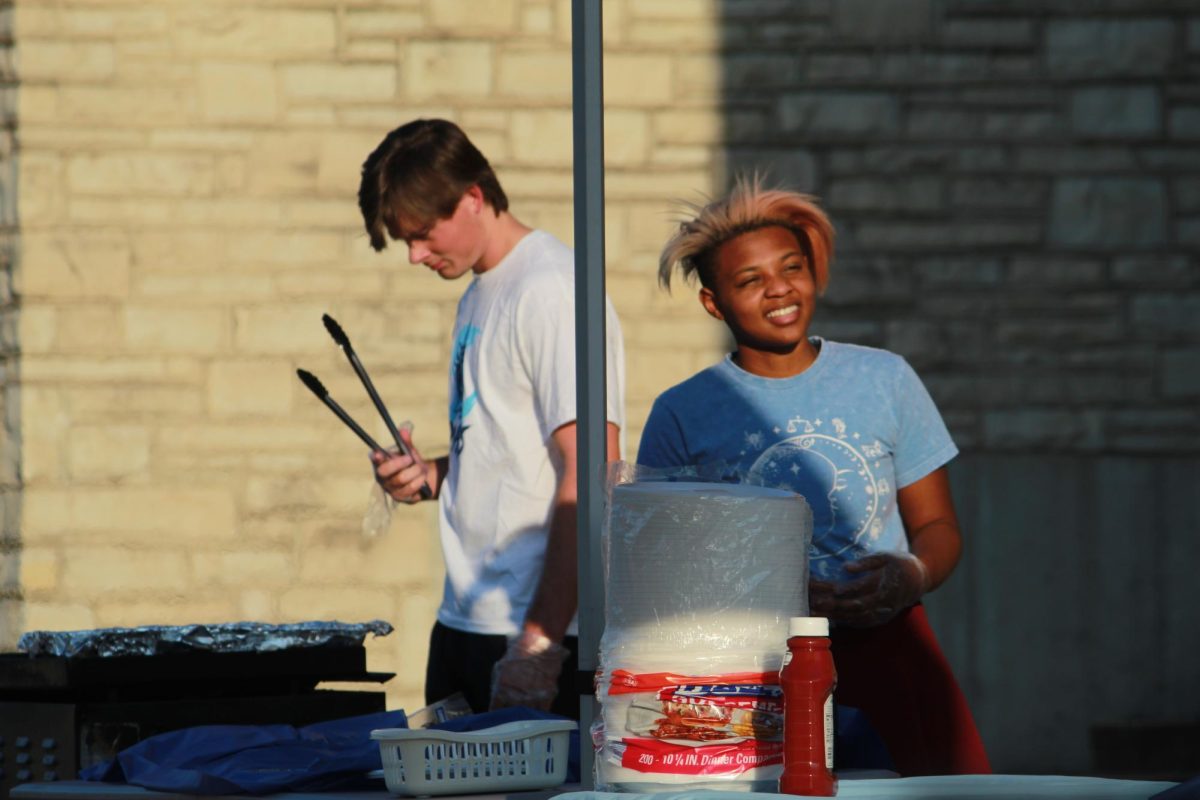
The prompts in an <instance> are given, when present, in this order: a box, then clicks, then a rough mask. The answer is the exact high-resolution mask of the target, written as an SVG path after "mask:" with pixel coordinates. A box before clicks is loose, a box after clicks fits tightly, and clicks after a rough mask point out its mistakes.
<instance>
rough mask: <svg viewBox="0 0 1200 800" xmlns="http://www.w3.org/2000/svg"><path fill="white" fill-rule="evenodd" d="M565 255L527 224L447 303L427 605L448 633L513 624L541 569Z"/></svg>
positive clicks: (567, 378)
mask: <svg viewBox="0 0 1200 800" xmlns="http://www.w3.org/2000/svg"><path fill="white" fill-rule="evenodd" d="M574 263H575V262H574V255H573V253H572V252H571V249H570V248H569V247H567V246H566V245H564V244H563V243H562V242H560V241H558V240H557V239H555V238H554V237H553V236H551V235H550V234H548V233H546V232H544V231H533V232H532V233H529V234H527V235H526V236H525V237H524V238H523V239H521V241H520V242H518V243H517V245H516V247H514V248H513V249H512V251H511V252H510V253H509V254H508V255H507V256H505V258H504V260H502V261H501V262H500V263H499V264H497V265H496V266H495V267H493V268H492V269H490V270H488V271H487V272H484V273H482V274H480V275H476V276H475V277H474V278H473V279H472V281H471V285H470V286H469V287H468V288H467V291H466V292H465V293H464V294H463V296H462V299H461V300H459V303H458V315H457V318H456V319H455V323H454V350H453V354H452V357H451V361H450V469H449V472H448V473H447V475H446V477H445V480H444V482H443V484H442V488H441V492H440V515H441V517H440V522H441V526H440V528H441V539H442V553H443V556H444V557H445V561H446V582H445V587H444V590H443V594H442V605H441V607H440V608H439V609H438V620H439V621H440V622H441V623H442V624H444V625H447V626H449V627H451V628H455V629H457V630H461V631H467V632H470V633H487V634H506V635H508V634H514V633H517V632H518V631H519V630H520V626H521V623H522V621H523V620H524V619H525V612H526V610H527V609H528V607H529V603H530V601H531V600H532V599H533V594H534V591H535V590H536V589H537V584H538V579H539V577H540V576H541V574H542V562H543V558H544V555H545V550H546V540H547V535H548V532H549V523H550V514H551V507H552V505H553V499H554V494H555V491H556V489H557V486H558V479H559V475H560V473H561V468H562V465H561V462H560V459H559V458H558V454H557V448H555V447H554V445H553V443H552V441H551V438H550V437H551V434H552V433H553V432H554V431H555V430H556V429H558V428H560V427H562V426H563V425H565V424H567V423H569V422H573V421H574V420H575V413H576V412H575V274H574V270H575V266H574ZM605 304H606V312H607V313H606V319H607V323H606V325H607V381H608V419H609V421H610V422H613V423H615V424H616V425H618V426H620V427H621V428H622V430H624V424H625V419H624V408H623V403H622V398H623V397H624V385H625V367H624V364H625V354H624V348H623V345H622V340H621V328H620V323H619V322H618V321H617V315H616V312H615V311H614V310H613V307H612V303H611V302H609V301H608V300H607V298H606V299H605ZM570 630H571V631H572V632H573V631H574V630H575V623H574V622H572V626H571V629H570Z"/></svg>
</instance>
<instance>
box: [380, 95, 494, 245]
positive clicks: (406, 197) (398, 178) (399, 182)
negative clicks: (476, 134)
mask: <svg viewBox="0 0 1200 800" xmlns="http://www.w3.org/2000/svg"><path fill="white" fill-rule="evenodd" d="M472 186H478V187H479V188H480V191H482V192H483V198H484V200H485V201H487V203H488V205H490V206H491V207H492V210H493V211H495V212H496V214H499V213H500V212H502V211H507V210H508V197H506V196H505V194H504V190H503V189H501V188H500V181H499V180H497V178H496V173H495V172H493V171H492V166H491V164H489V163H488V160H487V159H486V158H484V156H483V153H481V152H479V150H478V149H477V148H476V147H475V145H473V144H471V140H470V139H468V138H467V135H466V134H465V133H463V131H462V128H459V127H458V126H457V125H455V124H454V123H453V122H449V121H447V120H444V119H418V120H414V121H412V122H409V123H408V124H406V125H401V126H400V127H399V128H396V129H395V130H394V131H392V132H391V133H389V134H388V135H387V136H386V137H385V138H384V140H383V141H382V142H381V143H380V144H379V146H378V147H376V148H375V151H374V152H373V153H371V155H369V156H367V160H366V161H364V162H363V168H362V182H361V183H360V184H359V186H358V208H359V210H360V211H361V212H362V216H363V224H365V225H366V228H367V235H368V236H370V238H371V247H373V248H375V250H377V251H378V250H382V249H384V248H385V247H387V233H388V223H389V222H391V223H393V224H399V223H401V222H403V223H405V224H413V223H416V224H420V225H424V224H429V223H433V222H435V221H437V220H439V219H446V218H448V217H450V216H452V215H453V214H454V210H455V208H457V207H458V202H459V200H461V199H462V196H463V193H464V192H466V191H467V190H468V189H470V188H471V187H472Z"/></svg>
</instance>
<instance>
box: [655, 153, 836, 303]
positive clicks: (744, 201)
mask: <svg viewBox="0 0 1200 800" xmlns="http://www.w3.org/2000/svg"><path fill="white" fill-rule="evenodd" d="M682 205H683V207H684V209H685V213H686V214H687V215H689V216H691V217H692V219H687V220H684V221H682V222H680V223H679V230H678V231H677V232H676V234H675V235H674V236H672V237H671V239H670V241H668V242H667V244H666V245H665V246H664V247H663V250H662V255H661V256H660V257H659V260H658V282H659V283H660V284H661V285H662V286H663V287H664V288H666V289H670V288H671V273H672V272H673V271H674V269H675V267H676V265H678V268H679V271H680V272H681V273H683V277H684V279H685V280H691V279H692V277H693V276H695V277H699V279H700V284H701V285H702V286H706V287H708V288H710V289H711V288H712V279H713V272H712V271H713V266H714V259H715V257H716V254H717V250H719V249H720V248H721V245H723V244H725V243H726V242H728V241H730V240H732V239H736V238H737V237H738V236H741V235H742V234H743V233H749V232H750V231H755V230H758V229H760V228H767V227H771V226H779V227H781V228H786V229H787V230H789V231H791V232H792V233H793V234H794V235H795V236H796V241H797V242H799V243H800V248H801V250H803V251H804V257H805V259H806V260H807V261H808V263H809V264H810V265H811V266H812V271H813V280H814V282H815V283H816V286H817V291H818V292H824V291H825V286H826V284H828V283H829V262H830V260H831V259H832V258H833V224H832V223H831V222H830V221H829V218H828V217H827V216H825V212H824V211H822V210H821V209H820V208H818V207H817V205H816V202H815V199H814V198H813V197H811V196H809V195H806V194H800V193H798V192H791V191H786V190H783V189H764V188H763V186H762V178H761V177H760V176H759V175H757V174H756V175H754V176H750V177H747V176H745V175H743V176H741V177H739V178H738V179H737V181H736V182H735V183H734V186H733V190H732V191H730V193H729V194H728V195H727V196H725V197H723V198H721V199H720V200H714V201H712V202H710V203H708V204H707V205H704V206H701V205H699V204H698V203H686V202H685V203H683V204H682Z"/></svg>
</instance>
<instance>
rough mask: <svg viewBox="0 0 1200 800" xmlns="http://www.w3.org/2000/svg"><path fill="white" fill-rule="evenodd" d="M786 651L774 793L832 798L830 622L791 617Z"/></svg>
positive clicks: (834, 787)
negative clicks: (776, 790) (780, 772)
mask: <svg viewBox="0 0 1200 800" xmlns="http://www.w3.org/2000/svg"><path fill="white" fill-rule="evenodd" d="M787 644H788V652H787V655H786V656H785V657H784V661H783V669H782V670H781V671H780V673H779V683H780V685H781V686H782V687H783V775H782V776H780V778H779V791H780V792H782V793H783V794H807V795H818V796H824V797H832V796H833V795H835V794H837V778H836V777H834V774H833V689H834V687H835V686H837V672H836V671H834V668H833V654H832V653H831V652H829V620H827V619H825V618H824V617H792V619H791V621H790V622H789V623H788V642H787Z"/></svg>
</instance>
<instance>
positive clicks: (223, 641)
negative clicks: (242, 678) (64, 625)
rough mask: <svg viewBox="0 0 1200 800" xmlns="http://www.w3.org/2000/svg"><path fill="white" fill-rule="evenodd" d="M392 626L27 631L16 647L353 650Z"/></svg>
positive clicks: (146, 651) (126, 651)
mask: <svg viewBox="0 0 1200 800" xmlns="http://www.w3.org/2000/svg"><path fill="white" fill-rule="evenodd" d="M392 630H393V628H392V626H391V625H390V624H388V623H387V622H384V621H383V620H379V619H376V620H371V621H370V622H291V623H286V624H282V625H270V624H267V623H264V622H219V623H216V624H213V625H146V626H143V627H139V628H96V629H93V630H86V631H29V632H28V633H26V634H24V635H22V636H21V639H20V641H18V642H17V648H18V649H19V650H21V651H23V652H26V653H28V654H29V655H30V656H65V657H67V658H73V657H76V656H79V657H111V656H154V655H163V654H165V653H189V652H211V653H269V652H273V651H277V650H289V649H292V648H300V647H354V646H357V645H361V644H362V643H363V640H364V639H366V637H367V634H368V633H373V634H375V635H376V636H387V635H388V634H389V633H391V632H392Z"/></svg>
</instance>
